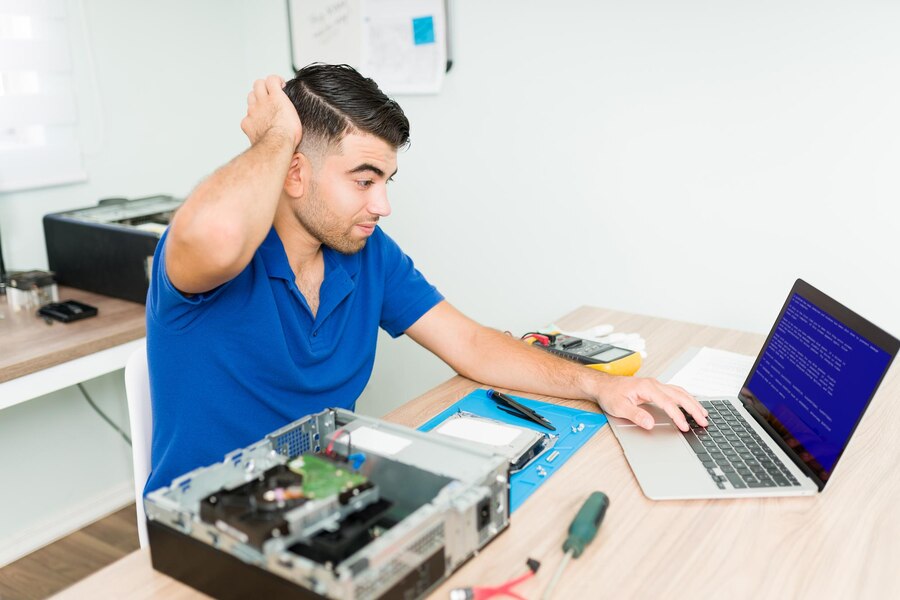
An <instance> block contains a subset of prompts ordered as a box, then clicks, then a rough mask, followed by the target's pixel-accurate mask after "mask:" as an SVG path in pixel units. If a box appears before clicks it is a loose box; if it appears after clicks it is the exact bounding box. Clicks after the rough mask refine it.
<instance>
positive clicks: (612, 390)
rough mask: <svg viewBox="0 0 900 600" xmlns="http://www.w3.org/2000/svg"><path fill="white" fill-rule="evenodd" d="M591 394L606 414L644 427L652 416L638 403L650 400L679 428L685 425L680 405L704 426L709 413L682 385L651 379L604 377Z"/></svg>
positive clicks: (650, 422)
mask: <svg viewBox="0 0 900 600" xmlns="http://www.w3.org/2000/svg"><path fill="white" fill-rule="evenodd" d="M595 398H596V400H597V403H598V404H599V405H600V408H602V409H603V411H604V412H605V413H606V414H608V415H612V416H614V417H620V418H622V419H628V420H629V421H631V422H633V423H635V424H636V425H639V426H641V427H643V428H644V429H652V428H653V417H652V416H650V413H648V412H647V411H646V410H644V409H642V408H640V405H641V404H647V403H650V402H652V403H653V404H655V405H656V406H658V407H659V408H661V409H663V410H664V411H665V412H666V414H667V415H669V417H670V418H671V419H672V421H674V422H675V425H676V426H677V427H678V428H679V429H680V430H682V431H687V430H688V429H689V427H688V423H687V419H685V417H684V414H683V413H682V412H681V409H682V408H683V409H684V410H685V411H687V413H688V414H690V415H691V416H692V417H694V420H696V421H697V423H698V424H700V425H702V426H703V427H706V425H707V420H706V417H707V416H708V415H709V413H708V412H707V410H706V409H705V408H703V406H702V405H701V404H700V403H699V402H698V401H697V399H696V398H694V397H693V396H691V395H690V394H689V393H688V392H687V391H686V390H685V389H684V388H680V387H678V386H676V385H666V384H664V383H660V382H658V381H657V380H655V379H645V378H639V377H607V378H604V381H603V387H602V388H601V389H599V390H598V391H597V394H596V395H595Z"/></svg>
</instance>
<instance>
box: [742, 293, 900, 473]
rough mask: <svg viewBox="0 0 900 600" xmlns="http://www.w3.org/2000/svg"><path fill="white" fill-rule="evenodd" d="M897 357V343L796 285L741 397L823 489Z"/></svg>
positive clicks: (820, 294)
mask: <svg viewBox="0 0 900 600" xmlns="http://www.w3.org/2000/svg"><path fill="white" fill-rule="evenodd" d="M873 338H875V339H873ZM896 353H897V340H896V339H894V338H892V337H891V336H889V335H888V334H886V333H885V332H884V331H882V330H880V329H878V328H877V327H875V326H874V325H872V324H871V323H869V322H868V321H865V320H864V319H862V318H861V317H859V316H858V315H856V314H855V313H853V312H851V311H849V310H848V309H846V308H845V307H843V306H841V305H840V304H838V303H837V302H835V301H834V300H832V299H831V298H829V297H827V296H825V295H824V294H822V293H821V292H819V291H818V290H816V289H815V288H812V286H809V284H806V283H805V282H803V281H802V280H798V282H797V284H796V285H795V286H794V289H793V290H792V291H791V295H790V296H789V297H788V300H787V302H786V303H785V306H784V308H783V309H782V312H781V315H779V318H778V320H777V321H776V323H775V327H774V328H773V329H772V332H771V333H770V334H769V338H768V339H767V340H766V343H765V345H764V347H763V351H762V352H761V353H760V355H759V357H758V358H757V361H756V364H755V365H754V367H753V369H752V370H751V371H750V375H749V376H748V378H747V382H746V383H745V384H744V388H743V390H742V391H741V396H742V398H743V400H744V401H745V402H747V403H748V404H749V405H750V406H751V407H752V408H753V409H755V411H756V412H757V413H758V414H759V415H760V416H761V417H762V418H763V419H764V420H765V421H766V422H768V424H769V425H770V426H771V427H772V428H773V429H774V430H775V432H776V433H777V434H778V435H779V436H780V437H781V439H782V441H783V442H784V445H786V446H787V448H786V450H788V451H789V453H790V452H793V453H794V454H795V456H796V457H797V458H799V459H800V460H801V461H802V462H803V463H805V464H806V466H807V467H809V470H810V471H812V475H814V477H816V478H818V479H819V482H818V483H819V487H820V488H821V487H823V486H824V484H825V481H827V480H828V477H829V476H830V475H831V471H832V470H833V468H834V466H835V464H836V463H837V461H838V458H840V456H841V453H842V452H843V451H844V448H845V447H846V445H847V442H848V441H849V439H850V436H851V434H852V433H853V431H854V429H856V426H857V424H858V423H859V421H860V419H861V418H862V414H863V412H864V411H865V409H866V407H867V406H868V404H869V401H870V400H871V399H872V396H873V395H874V394H875V390H876V389H877V388H878V385H879V383H880V382H881V380H882V378H883V377H884V374H885V372H886V371H887V369H888V367H889V366H890V364H891V361H892V359H893V358H894V355H895V354H896Z"/></svg>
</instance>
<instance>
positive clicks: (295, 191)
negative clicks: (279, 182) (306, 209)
mask: <svg viewBox="0 0 900 600" xmlns="http://www.w3.org/2000/svg"><path fill="white" fill-rule="evenodd" d="M311 182H312V163H311V162H310V161H309V159H308V158H307V157H306V155H305V154H303V153H302V152H294V156H292V157H291V166H290V168H289V169H288V172H287V176H286V177H285V178H284V191H285V192H286V193H287V194H288V195H289V196H291V197H292V198H301V197H302V196H303V195H304V194H305V193H306V191H307V190H308V189H309V185H310V183H311Z"/></svg>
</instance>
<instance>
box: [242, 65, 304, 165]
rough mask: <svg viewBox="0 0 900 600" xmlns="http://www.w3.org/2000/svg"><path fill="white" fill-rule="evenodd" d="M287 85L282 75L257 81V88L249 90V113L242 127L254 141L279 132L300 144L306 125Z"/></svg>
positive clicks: (294, 142)
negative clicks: (301, 120)
mask: <svg viewBox="0 0 900 600" xmlns="http://www.w3.org/2000/svg"><path fill="white" fill-rule="evenodd" d="M283 88H284V79H282V78H281V77H279V76H278V75H269V76H268V77H266V78H265V79H257V80H256V81H254V82H253V90H252V91H251V92H250V93H249V94H247V116H246V117H244V119H243V120H242V121H241V130H242V131H243V132H244V133H245V134H246V135H247V138H248V139H249V140H250V143H251V144H255V143H256V142H258V141H259V140H261V139H262V138H263V137H264V136H266V135H271V134H276V135H280V136H283V137H284V138H285V139H287V140H290V141H291V142H292V144H293V146H292V147H293V148H294V149H296V148H297V146H299V145H300V139H301V137H302V136H303V126H302V124H301V123H300V117H299V116H298V115H297V109H296V108H294V104H293V102H291V99H290V98H288V97H287V94H285V93H284V89H283Z"/></svg>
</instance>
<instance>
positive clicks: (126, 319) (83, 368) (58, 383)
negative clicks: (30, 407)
mask: <svg viewBox="0 0 900 600" xmlns="http://www.w3.org/2000/svg"><path fill="white" fill-rule="evenodd" d="M59 297H60V299H62V300H68V299H70V298H72V299H76V300H80V301H82V302H85V303H87V304H90V305H92V306H96V307H97V308H98V309H99V313H98V315H97V316H96V317H91V318H89V319H85V320H83V321H76V322H74V323H58V322H55V321H54V322H53V325H47V323H45V322H44V321H43V320H42V319H39V318H37V317H36V316H35V315H34V313H33V312H31V311H28V312H13V311H12V310H11V309H10V308H9V307H8V306H7V298H6V296H0V313H2V314H3V318H2V319H0V340H2V343H0V409H3V408H6V407H8V406H12V405H14V404H18V403H19V402H24V401H26V400H29V399H31V398H35V397H37V396H41V395H43V394H47V393H50V392H53V391H56V390H58V389H62V388H64V387H68V386H70V385H74V384H75V383H78V382H80V381H85V380H87V379H91V378H93V377H97V376H99V375H102V374H104V373H109V372H111V371H115V370H116V369H121V368H122V367H124V366H125V361H126V360H127V358H128V356H130V355H131V353H132V352H133V351H134V350H135V349H137V348H138V347H140V345H141V344H142V343H144V342H143V338H144V336H145V335H146V325H145V322H146V319H145V316H144V305H143V304H138V303H136V302H128V301H126V300H118V299H116V298H110V297H108V296H101V295H99V294H94V293H91V292H86V291H83V290H78V289H75V288H68V287H60V288H59Z"/></svg>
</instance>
